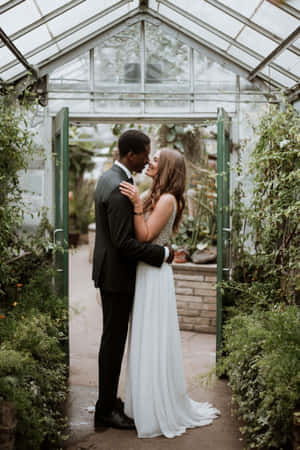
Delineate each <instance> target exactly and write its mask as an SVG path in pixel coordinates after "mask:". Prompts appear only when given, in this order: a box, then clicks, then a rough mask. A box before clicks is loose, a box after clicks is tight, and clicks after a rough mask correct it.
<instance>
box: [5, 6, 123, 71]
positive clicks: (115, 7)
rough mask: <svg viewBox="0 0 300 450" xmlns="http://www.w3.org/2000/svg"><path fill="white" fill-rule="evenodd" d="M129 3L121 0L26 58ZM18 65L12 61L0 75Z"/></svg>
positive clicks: (43, 45) (40, 47)
mask: <svg viewBox="0 0 300 450" xmlns="http://www.w3.org/2000/svg"><path fill="white" fill-rule="evenodd" d="M127 3H128V0H120V1H119V2H118V3H116V4H115V5H113V6H109V7H108V8H106V9H104V10H103V11H101V12H100V13H98V14H96V15H94V16H92V17H90V18H89V19H86V20H84V21H83V22H80V23H79V24H78V25H75V26H74V27H72V28H69V29H68V30H66V31H64V32H63V33H60V34H58V35H57V36H55V38H54V39H51V40H50V41H48V42H46V43H45V44H42V45H40V46H38V47H36V48H34V49H33V50H31V51H30V52H28V53H26V54H25V58H31V57H32V56H35V55H37V54H38V53H40V52H42V51H44V50H46V49H47V48H49V47H51V46H52V45H55V44H57V43H59V42H60V41H61V40H63V39H65V38H67V37H68V36H71V35H72V34H74V33H76V32H77V31H79V30H81V29H82V28H84V27H86V26H88V25H91V24H92V23H94V22H96V21H97V20H99V19H101V17H103V16H105V15H106V14H109V13H111V12H112V11H115V10H116V9H118V8H120V7H121V6H123V5H125V4H127ZM17 64H18V63H17V61H11V62H10V63H7V64H6V65H5V66H2V67H0V73H3V72H5V71H6V70H9V69H11V68H12V67H14V66H16V65H17Z"/></svg>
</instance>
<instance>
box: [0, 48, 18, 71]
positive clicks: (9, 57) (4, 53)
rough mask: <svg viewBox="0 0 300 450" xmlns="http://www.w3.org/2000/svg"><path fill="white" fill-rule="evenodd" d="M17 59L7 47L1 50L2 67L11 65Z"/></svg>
mask: <svg viewBox="0 0 300 450" xmlns="http://www.w3.org/2000/svg"><path fill="white" fill-rule="evenodd" d="M14 59H15V56H14V55H13V53H12V52H11V51H10V50H8V48H7V47H1V48H0V61H1V66H2V67H3V66H4V65H5V64H7V63H9V62H10V61H13V60H14Z"/></svg>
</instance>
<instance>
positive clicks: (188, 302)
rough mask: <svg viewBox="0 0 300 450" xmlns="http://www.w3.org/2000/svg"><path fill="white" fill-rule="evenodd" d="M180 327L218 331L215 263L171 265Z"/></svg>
mask: <svg viewBox="0 0 300 450" xmlns="http://www.w3.org/2000/svg"><path fill="white" fill-rule="evenodd" d="M172 267H173V273H174V280H175V290H176V300H177V311H178V318H179V326H180V329H181V330H186V331H195V332H198V333H212V334H215V333H216V309H217V308H216V288H215V284H216V279H217V266H216V264H193V263H184V264H175V263H173V264H172Z"/></svg>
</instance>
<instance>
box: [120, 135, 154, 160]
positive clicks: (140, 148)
mask: <svg viewBox="0 0 300 450" xmlns="http://www.w3.org/2000/svg"><path fill="white" fill-rule="evenodd" d="M149 144H150V139H149V137H148V136H147V135H146V134H145V133H143V132H142V131H140V130H132V129H130V130H127V131H125V132H124V133H123V134H121V136H120V137H119V140H118V148H119V155H120V157H122V156H126V155H127V153H129V152H133V153H135V154H139V153H143V152H144V151H145V150H146V147H147V146H148V145H149Z"/></svg>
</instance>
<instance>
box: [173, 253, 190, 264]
mask: <svg viewBox="0 0 300 450" xmlns="http://www.w3.org/2000/svg"><path fill="white" fill-rule="evenodd" d="M173 262H174V263H176V264H181V263H186V262H187V258H186V252H185V250H175V251H174V259H173Z"/></svg>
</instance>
